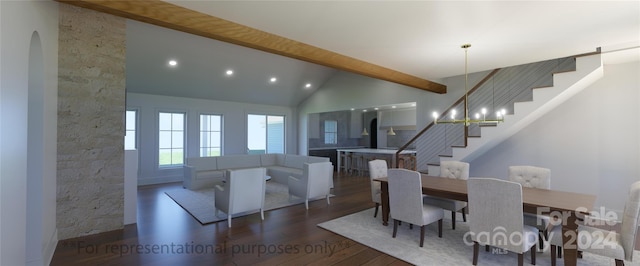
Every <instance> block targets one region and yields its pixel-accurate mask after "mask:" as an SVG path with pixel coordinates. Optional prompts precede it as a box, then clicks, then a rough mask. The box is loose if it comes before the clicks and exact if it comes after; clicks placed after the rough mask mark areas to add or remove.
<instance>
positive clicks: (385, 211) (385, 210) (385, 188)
mask: <svg viewBox="0 0 640 266" xmlns="http://www.w3.org/2000/svg"><path fill="white" fill-rule="evenodd" d="M380 192H381V193H380V199H381V201H382V204H381V205H382V225H384V226H387V225H389V183H387V182H381V184H380Z"/></svg>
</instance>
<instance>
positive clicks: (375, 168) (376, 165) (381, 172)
mask: <svg viewBox="0 0 640 266" xmlns="http://www.w3.org/2000/svg"><path fill="white" fill-rule="evenodd" d="M386 176H387V161H385V160H379V159H376V160H371V161H369V179H370V181H371V201H373V202H374V203H375V204H376V210H375V212H374V213H373V217H377V216H378V208H379V207H380V204H382V199H381V196H382V190H381V188H380V182H377V181H373V179H376V178H380V177H386Z"/></svg>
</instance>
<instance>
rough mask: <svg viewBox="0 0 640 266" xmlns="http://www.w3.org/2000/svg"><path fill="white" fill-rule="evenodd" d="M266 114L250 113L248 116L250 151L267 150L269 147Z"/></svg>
mask: <svg viewBox="0 0 640 266" xmlns="http://www.w3.org/2000/svg"><path fill="white" fill-rule="evenodd" d="M266 120H267V119H266V116H264V115H248V117H247V146H248V149H249V152H252V151H265V150H266V149H267V143H266V141H267V139H266V135H267V127H266Z"/></svg>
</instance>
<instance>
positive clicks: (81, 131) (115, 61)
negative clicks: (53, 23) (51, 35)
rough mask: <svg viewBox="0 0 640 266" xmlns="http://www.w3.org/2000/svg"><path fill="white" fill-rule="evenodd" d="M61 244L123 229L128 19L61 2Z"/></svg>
mask: <svg viewBox="0 0 640 266" xmlns="http://www.w3.org/2000/svg"><path fill="white" fill-rule="evenodd" d="M59 15H60V16H59V18H60V20H59V30H60V32H59V54H58V55H59V59H58V60H59V61H58V64H59V66H58V67H59V72H58V75H59V76H58V79H59V80H58V82H59V87H58V170H57V171H58V172H57V210H56V211H57V227H58V237H59V239H68V238H72V237H78V236H84V235H91V234H96V233H100V232H105V231H111V230H116V229H121V228H123V224H124V220H123V219H124V147H123V145H124V111H125V49H126V47H125V44H126V42H125V40H126V21H125V19H124V18H120V17H116V16H112V15H108V14H104V13H100V12H96V11H92V10H88V9H83V8H79V7H73V6H69V5H66V4H62V3H61V4H60V14H59Z"/></svg>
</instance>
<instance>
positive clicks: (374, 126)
mask: <svg viewBox="0 0 640 266" xmlns="http://www.w3.org/2000/svg"><path fill="white" fill-rule="evenodd" d="M369 132H371V133H369V136H370V138H369V147H371V148H372V149H377V148H378V118H374V119H373V120H371V123H370V124H369Z"/></svg>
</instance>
